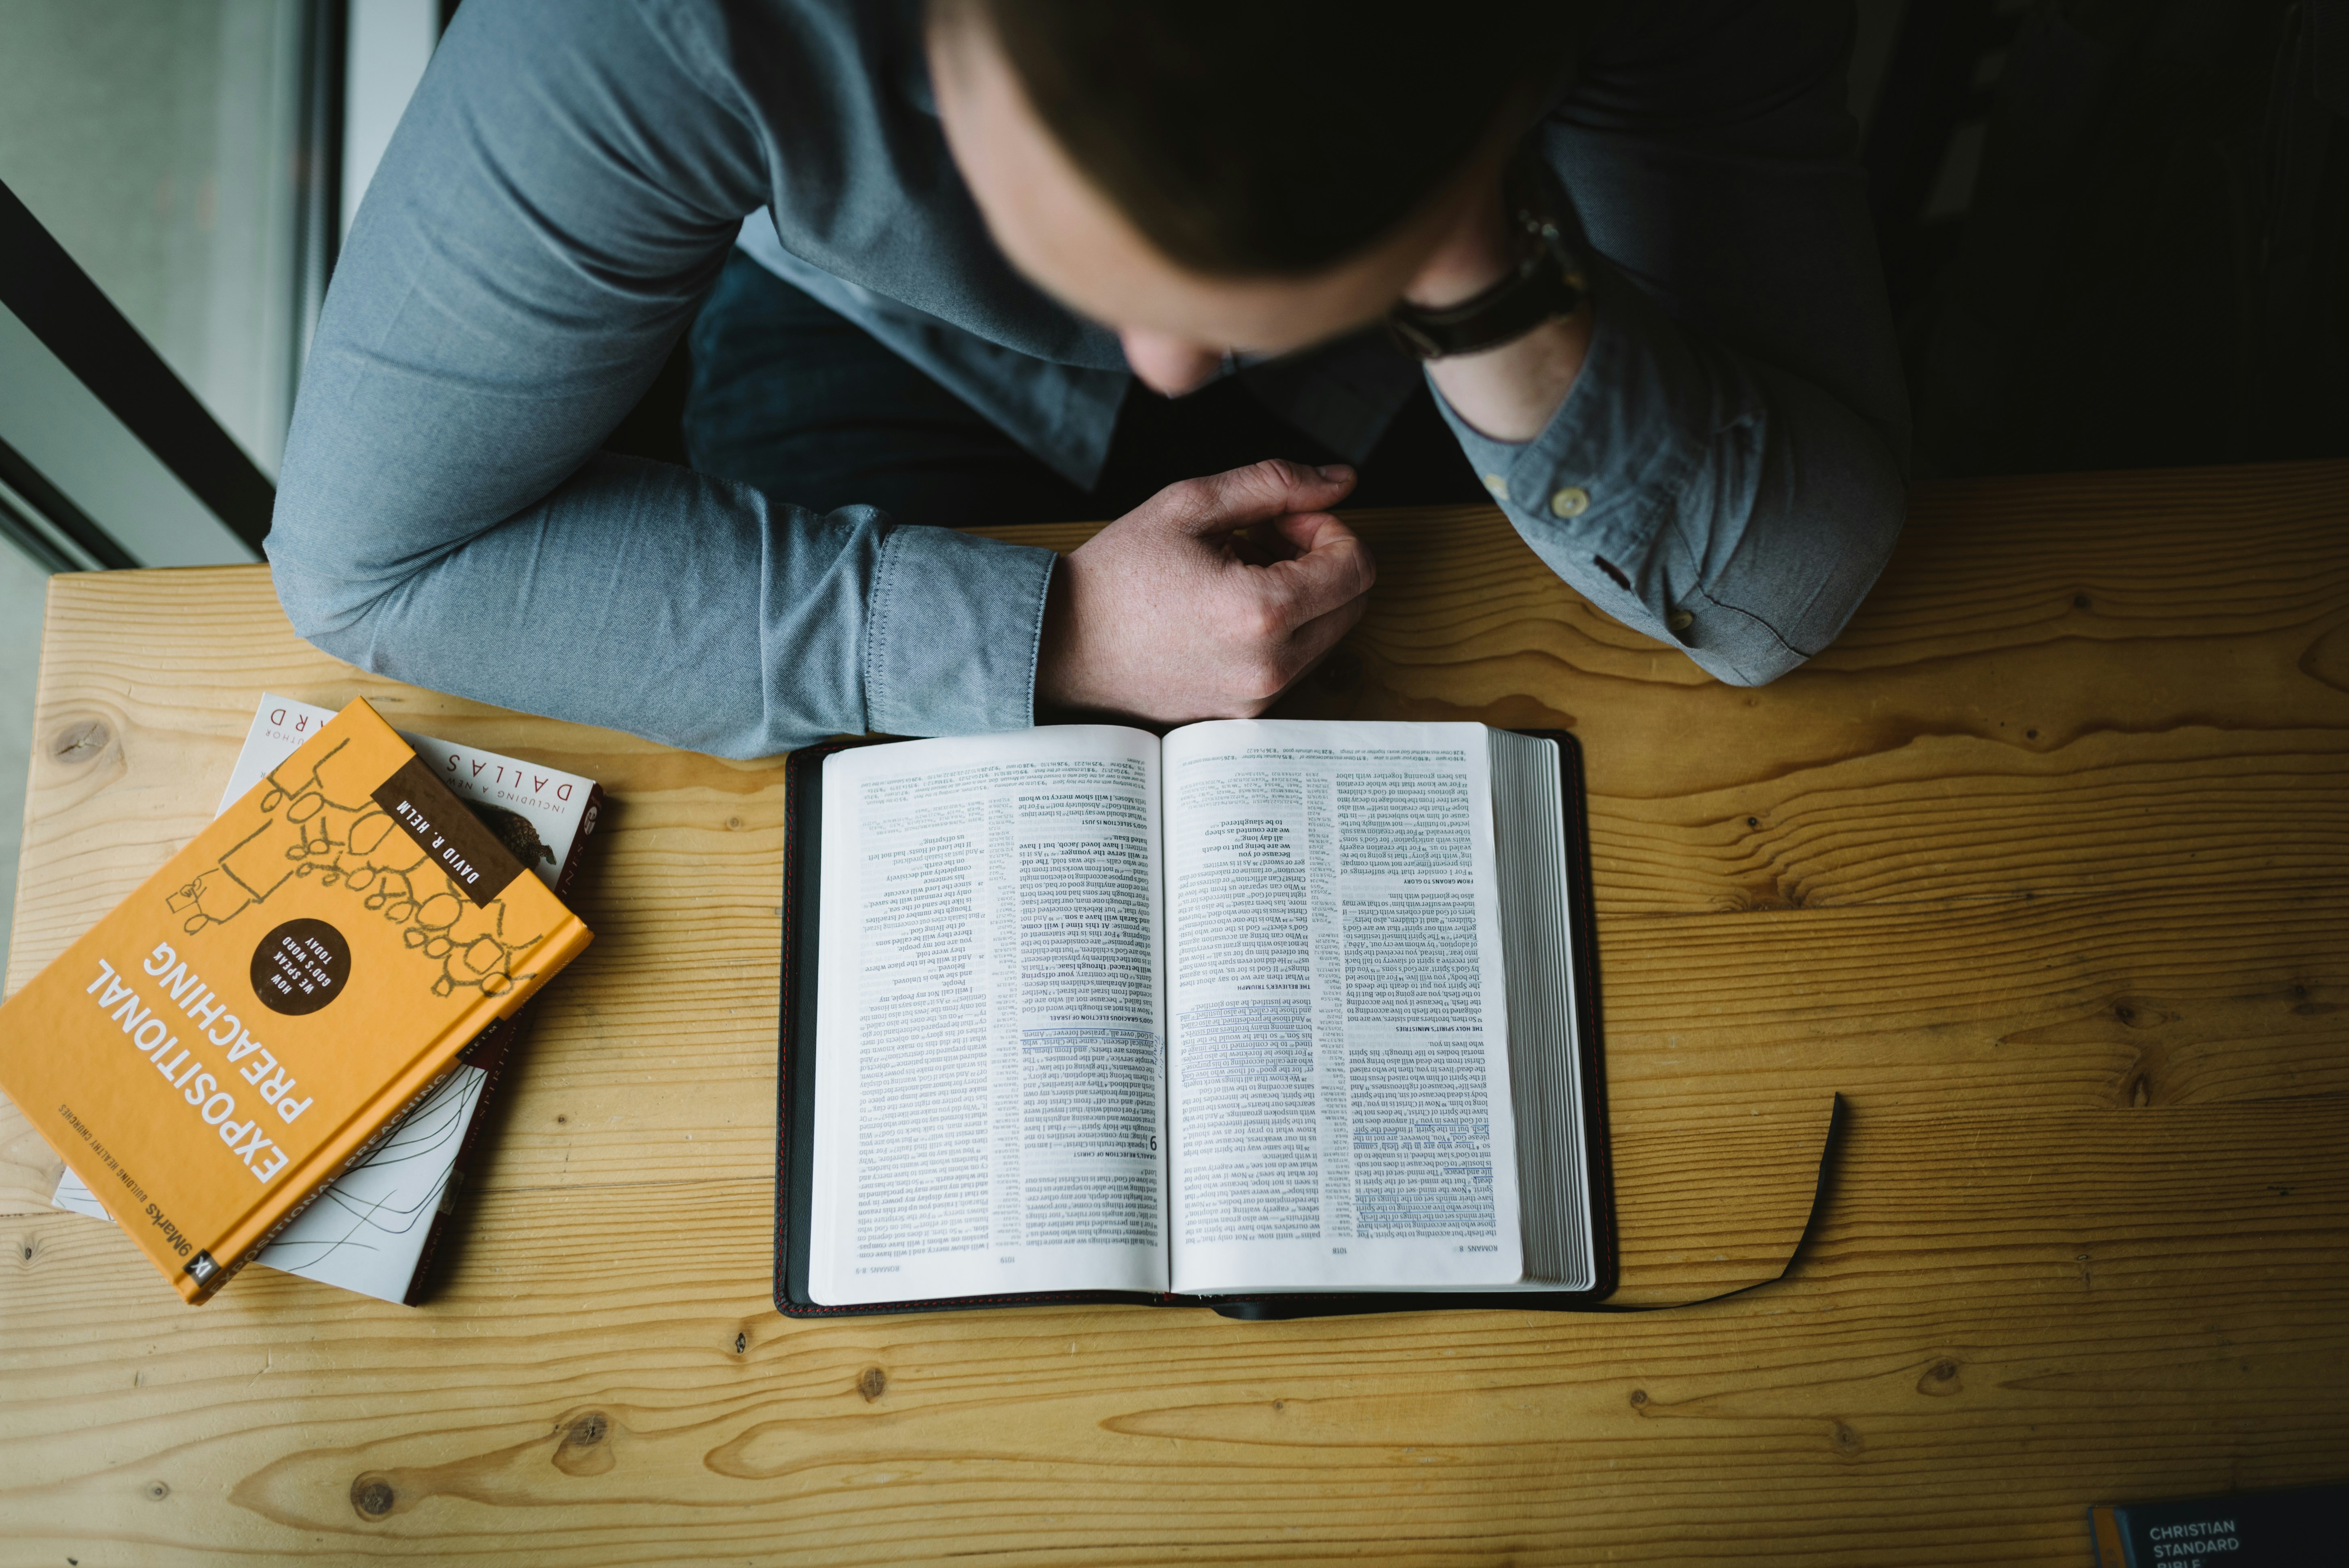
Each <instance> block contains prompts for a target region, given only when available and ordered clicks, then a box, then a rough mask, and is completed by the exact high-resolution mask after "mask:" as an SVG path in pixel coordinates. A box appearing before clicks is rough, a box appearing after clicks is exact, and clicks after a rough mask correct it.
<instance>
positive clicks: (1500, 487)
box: [1485, 474, 1509, 500]
mask: <svg viewBox="0 0 2349 1568" xmlns="http://www.w3.org/2000/svg"><path fill="white" fill-rule="evenodd" d="M1485 489H1486V490H1491V491H1492V492H1493V499H1494V500H1508V499H1509V481H1508V480H1505V479H1503V478H1502V477H1501V476H1500V475H1498V474H1486V475H1485Z"/></svg>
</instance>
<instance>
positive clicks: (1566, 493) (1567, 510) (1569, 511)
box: [1549, 485, 1590, 517]
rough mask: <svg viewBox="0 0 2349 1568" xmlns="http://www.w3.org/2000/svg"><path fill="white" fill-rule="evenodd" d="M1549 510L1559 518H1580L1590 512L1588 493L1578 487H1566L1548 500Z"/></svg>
mask: <svg viewBox="0 0 2349 1568" xmlns="http://www.w3.org/2000/svg"><path fill="white" fill-rule="evenodd" d="M1549 509H1550V511H1554V512H1556V513H1557V515H1558V516H1560V517H1580V516H1581V515H1582V514H1583V513H1584V512H1586V511H1589V510H1590V492H1589V491H1588V490H1584V489H1583V488H1582V487H1581V486H1580V485H1568V486H1567V487H1566V488H1565V489H1564V490H1560V491H1558V492H1557V494H1556V495H1554V496H1552V497H1550V498H1549Z"/></svg>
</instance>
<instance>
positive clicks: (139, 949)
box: [0, 696, 602, 1303]
mask: <svg viewBox="0 0 2349 1568" xmlns="http://www.w3.org/2000/svg"><path fill="white" fill-rule="evenodd" d="M601 804H602V799H601V792H600V790H599V789H597V788H596V786H595V783H594V782H593V781H592V780H589V779H581V778H577V777H575V776H574V775H571V774H566V773H560V772H556V771H555V770H554V769H546V768H542V767H537V766H534V765H531V764H526V763H522V762H518V761H516V760H515V759H514V758H505V757H500V756H497V755H496V754H494V753H489V752H483V751H481V750H479V749H478V748H467V747H460V746H454V745H450V744H448V743H445V742H441V741H437V740H433V739H431V738H429V737H421V736H402V735H400V734H398V733H397V732H395V731H394V730H393V729H392V728H391V727H390V726H389V725H388V724H386V723H385V722H384V721H383V719H382V718H381V717H378V715H377V714H376V713H375V711H374V710H373V709H372V708H370V707H367V704H366V703H364V702H355V703H353V704H352V705H351V706H350V707H347V708H346V709H344V710H343V711H342V712H341V713H340V714H339V715H336V714H330V713H328V712H326V710H324V709H319V708H313V707H308V706H307V705H305V704H301V703H295V702H291V701H288V700H286V699H284V698H279V697H275V696H264V698H263V701H262V704H261V709H260V712H259V713H258V714H257V715H256V716H255V718H254V727H253V729H252V732H251V733H250V734H249V736H248V737H247V740H246V745H245V748H244V752H243V755H242V756H241V757H240V758H239V760H238V765H237V769H236V772H235V774H234V776H233V779H232V781H231V783H230V786H229V789H228V793H227V798H226V799H224V800H223V802H222V810H221V812H220V814H219V815H218V816H217V817H216V818H215V819H214V820H213V821H212V825H211V826H210V827H209V828H207V829H206V830H204V831H203V832H202V833H201V834H199V835H198V836H197V838H196V839H195V841H193V842H192V843H191V844H189V845H188V846H187V848H185V849H183V850H182V851H181V852H180V853H179V854H177V855H175V856H174V857H172V859H171V861H170V862H169V863H168V864H166V865H165V866H164V867H163V869H162V870H161V871H160V872H157V873H156V874H155V875H154V876H152V877H150V878H149V879H148V881H147V882H145V883H144V884H143V885H142V886H141V887H140V889H139V891H138V892H134V893H133V894H131V896H130V897H129V898H128V899H126V900H125V901H124V902H123V903H121V904H120V905H119V907H118V908H116V909H115V910H114V912H113V913H110V914H109V915H108V916H107V917H106V918H105V919H103V920H101V921H100V922H99V923H98V925H97V926H96V927H95V928H93V929H92V930H91V931H90V932H89V933H88V934H87V935H85V936H84V937H82V939H81V940H80V941H78V942H77V943H76V944H73V946H72V947H70V948H68V949H67V951H66V953H65V954H63V955H62V956H61V957H59V958H58V959H57V961H56V962H55V963H53V964H51V965H49V966H48V967H47V969H45V970H43V971H42V972H41V974H40V975H38V976H36V978H35V979H34V980H33V982H32V983H31V984H30V985H26V987H25V988H24V989H23V990H22V991H21V992H19V993H18V994H17V995H16V996H14V997H12V998H11V999H10V1000H9V1001H8V1003H7V1005H6V1006H5V1007H0V1089H5V1091H6V1093H7V1094H8V1096H9V1097H10V1098H11V1099H14V1100H15V1101H16V1104H17V1106H18V1107H19V1108H20V1109H23V1110H24V1111H25V1113H26V1116H27V1118H28V1119H30V1120H31V1122H32V1123H33V1125H34V1127H35V1128H36V1130H38V1131H40V1133H41V1134H42V1136H43V1137H44V1138H46V1139H47V1140H48V1142H49V1143H50V1145H51V1147H53V1148H54V1149H56V1150H57V1153H58V1155H59V1156H60V1157H61V1158H62V1159H63V1160H64V1161H65V1163H66V1167H67V1174H66V1178H65V1180H64V1181H62V1182H61V1183H60V1185H59V1189H58V1193H57V1197H58V1202H60V1203H61V1204H62V1205H63V1206H65V1207H67V1208H74V1209H79V1210H81V1211H82V1212H88V1213H92V1214H95V1215H98V1216H99V1217H101V1218H106V1219H111V1220H114V1221H116V1222H119V1225H120V1228H121V1229H122V1231H123V1233H125V1234H126V1235H128V1236H129V1238H131V1240H132V1241H133V1242H134V1243H136V1244H137V1245H138V1246H139V1247H140V1250H141V1251H142V1252H144V1253H146V1254H147V1256H148V1257H149V1259H150V1261H151V1262H153V1263H154V1264H156V1266H157V1267H158V1268H159V1269H160V1271H161V1272H162V1273H163V1274H164V1276H165V1277H166V1278H167V1279H169V1280H170V1281H171V1284H172V1285H173V1286H174V1288H175V1289H177V1290H178V1292H179V1293H180V1295H181V1297H182V1298H183V1299H185V1300H187V1301H189V1302H191V1303H201V1302H202V1301H205V1300H207V1299H209V1298H210V1297H211V1296H212V1295H213V1294H215V1293H216V1292H217V1291H218V1290H219V1289H220V1287H221V1286H222V1284H225V1283H226V1281H227V1280H228V1279H229V1278H230V1277H231V1276H232V1275H233V1274H235V1272H236V1271H237V1270H238V1269H239V1268H241V1267H243V1265H244V1264H247V1263H251V1262H258V1263H261V1264H264V1266H270V1267H277V1268H284V1269H286V1270H288V1271H289V1272H293V1273H297V1274H306V1275H309V1276H311V1277H313V1278H317V1279H322V1280H326V1281H327V1282H328V1283H332V1284H339V1285H342V1286H344V1287H346V1288H348V1289H353V1290H357V1291H359V1292H361V1293H363V1294H366V1295H374V1296H378V1297H381V1298H383V1299H386V1300H392V1301H413V1300H415V1299H416V1298H417V1296H418V1294H419V1290H420V1286H421V1283H422V1280H423V1277H424V1272H425V1268H426V1265H427V1264H428V1263H429V1257H430V1254H431V1251H432V1247H433V1245H434V1243H435V1242H436V1241H437V1240H438V1238H439V1235H440V1231H441V1229H442V1226H443V1224H444V1223H445V1221H446V1216H447V1212H448V1211H449V1210H450V1208H452V1207H453V1199H454V1196H455V1193H456V1190H457V1187H458V1184H459V1180H460V1178H459V1172H460V1171H461V1169H462V1159H463V1157H464V1156H465V1154H466V1153H468V1152H469V1150H470V1147H471V1144H472V1143H473V1141H474V1138H473V1136H472V1134H473V1131H474V1129H475V1127H476V1126H477V1124H478V1119H479V1111H480V1107H481V1101H482V1099H483V1098H484V1097H485V1096H486V1095H487V1094H488V1092H489V1091H490V1090H491V1089H492V1088H494V1086H495V1083H496V1081H497V1078H498V1076H499V1073H500V1070H501V1068H502V1064H503V1061H504V1059H505V1056H506V1054H507V1052H508V1051H509V1050H510V1048H511V1047H512V1043H513V1039H514V1035H515V1031H516V1025H517V1022H518V1020H519V1017H520V1014H521V1010H522V1008H523V1006H524V1004H525V1003H526V1002H527V1001H528V1000H529V998H530V997H531V996H532V995H533V993H534V992H535V991H536V990H537V989H538V988H539V986H541V985H543V984H544V983H545V982H546V981H547V980H548V979H550V978H552V977H553V976H554V974H555V973H556V972H557V971H559V970H560V969H562V967H563V966H564V965H565V964H567V963H569V962H570V961H571V959H572V958H574V956H576V955H577V954H578V953H579V952H580V950H581V949H583V948H585V946H586V945H587V943H588V941H589V939H590V933H589V932H588V930H587V928H586V926H585V925H584V924H583V923H581V922H580V921H579V920H578V918H577V917H576V916H574V914H572V913H571V912H570V911H569V910H568V909H567V908H565V907H564V903H563V897H564V895H565V894H567V893H568V892H569V890H570V886H571V882H572V879H573V878H574V877H575V875H576V874H577V871H578V867H579V864H580V861H581V858H582V855H583V854H584V851H585V845H586V843H587V841H588V840H589V838H590V837H591V836H592V834H593V833H594V831H595V820H596V818H597V816H598V814H599V812H600V810H601ZM525 872H535V873H536V874H534V875H525V874H524V873H525Z"/></svg>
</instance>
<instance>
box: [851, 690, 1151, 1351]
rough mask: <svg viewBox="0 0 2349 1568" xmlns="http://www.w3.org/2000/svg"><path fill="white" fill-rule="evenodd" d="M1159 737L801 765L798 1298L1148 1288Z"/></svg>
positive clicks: (941, 748)
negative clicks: (803, 934) (814, 803)
mask: <svg viewBox="0 0 2349 1568" xmlns="http://www.w3.org/2000/svg"><path fill="white" fill-rule="evenodd" d="M1158 810H1159V792H1158V742H1157V740H1156V738H1154V737H1152V736H1150V735H1148V734H1146V733H1144V732H1143V731H1141V730H1135V729H1124V728H1118V727H1110V726H1101V725H1070V726H1056V727H1050V728H1044V729H1034V730H1028V731H1024V732H1021V733H1019V734H1013V735H998V736H983V737H975V738H957V739H944V740H916V741H906V742H903V743H900V744H895V745H886V746H869V747H860V748H854V749H852V750H847V751H842V752H837V753H835V754H833V756H831V757H828V758H825V759H824V773H823V867H822V875H823V886H822V889H821V898H822V907H823V914H822V919H823V936H822V943H821V947H822V957H821V961H820V964H819V970H820V974H819V977H818V980H817V988H816V1020H817V1022H816V1038H817V1042H818V1044H817V1050H816V1119H817V1125H816V1139H815V1159H814V1171H815V1180H814V1191H813V1197H812V1216H811V1224H810V1231H811V1242H810V1268H809V1282H808V1283H809V1294H810V1295H812V1296H813V1297H814V1298H815V1299H816V1300H817V1301H818V1302H821V1303H823V1304H824V1305H858V1304H864V1303H874V1302H891V1301H905V1300H917V1299H930V1298H936V1297H943V1296H957V1295H1006V1294H1012V1293H1019V1292H1028V1291H1050V1290H1076V1289H1084V1290H1134V1291H1163V1290H1164V1289H1165V1288H1166V1281H1167V1274H1166V1246H1165V1233H1164V1232H1165V1223H1164V1221H1165V1213H1166V1203H1165V1153H1164V1136H1165V1134H1164V1125H1163V1121H1164V1115H1163V1110H1164V1099H1165V1096H1164V1044H1163V1043H1164V1036H1165V1020H1164V1006H1163V1001H1162V998H1163V995H1164V992H1163V989H1162V985H1161V978H1162V977H1161V968H1160V963H1159V958H1158V954H1159V953H1160V951H1161V948H1160V941H1159V932H1158V912H1159V907H1160V891H1159V877H1160V873H1159V861H1158V853H1157V845H1158V842H1159V828H1158Z"/></svg>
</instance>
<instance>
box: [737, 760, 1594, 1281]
mask: <svg viewBox="0 0 2349 1568" xmlns="http://www.w3.org/2000/svg"><path fill="white" fill-rule="evenodd" d="M791 767H792V773H791V777H790V808H789V809H790V814H791V823H790V829H789V832H788V850H787V860H788V865H787V872H786V882H787V889H786V896H787V899H788V901H789V902H788V903H787V905H786V910H787V919H786V923H785V941H784V947H785V951H784V964H783V968H784V985H783V1008H782V1056H783V1060H782V1068H783V1070H782V1077H781V1096H782V1105H781V1117H780V1122H781V1140H780V1141H781V1150H780V1156H779V1167H780V1169H779V1175H778V1187H777V1214H776V1226H777V1233H776V1241H777V1255H776V1282H775V1283H776V1289H775V1297H776V1304H777V1305H778V1306H779V1307H780V1308H781V1310H782V1311H784V1312H786V1313H789V1314H792V1315H833V1314H840V1313H852V1312H894V1311H909V1310H918V1309H935V1308H938V1307H947V1306H979V1305H1009V1304H1013V1303H1019V1302H1031V1301H1045V1300H1055V1299H1059V1300H1102V1299H1133V1300H1142V1301H1152V1302H1161V1303H1191V1302H1196V1303H1199V1304H1202V1305H1216V1307H1217V1308H1218V1309H1219V1310H1224V1311H1226V1312H1230V1313H1233V1314H1234V1315H1243V1316H1282V1315H1303V1314H1306V1313H1310V1312H1330V1311H1348V1310H1364V1309H1371V1308H1376V1307H1378V1306H1381V1305H1392V1306H1394V1307H1400V1308H1417V1307H1426V1306H1433V1305H1485V1306H1493V1305H1511V1306H1540V1305H1567V1304H1568V1303H1569V1302H1571V1303H1588V1302H1589V1301H1591V1300H1593V1299H1594V1298H1595V1297H1597V1296H1599V1295H1604V1294H1605V1293H1606V1292H1607V1291H1608V1290H1609V1289H1611V1288H1612V1284H1613V1261H1612V1259H1613V1248H1612V1232H1611V1225H1610V1222H1609V1203H1608V1192H1607V1181H1606V1146H1605V1138H1604V1133H1603V1122H1602V1120H1601V1119H1600V1114H1599V1100H1600V1095H1599V1084H1598V1081H1597V1070H1598V1041H1597V1037H1596V1026H1597V1009H1596V1005H1595V1002H1596V998H1595V995H1594V994H1593V993H1594V978H1595V976H1594V965H1593V964H1592V961H1591V957H1590V941H1589V919H1588V873H1587V870H1586V865H1585V861H1586V851H1585V847H1584V833H1583V825H1582V824H1583V807H1582V801H1581V795H1580V769H1579V766H1578V758H1577V756H1576V754H1575V750H1574V743H1573V741H1572V739H1571V738H1569V737H1567V736H1564V735H1562V734H1557V733H1554V732H1544V733H1540V734H1519V733H1514V732H1511V731H1506V730H1495V729H1488V728H1486V727H1484V726H1482V725H1476V724H1402V723H1345V722H1334V721H1332V722H1323V721H1299V720H1236V721H1229V722H1217V723H1207V724H1196V725H1192V726H1189V727H1185V728H1181V729H1177V730H1175V731H1174V732H1172V733H1171V734H1169V735H1167V736H1166V737H1165V738H1164V739H1163V740H1162V739H1160V738H1157V737H1155V736H1153V735H1151V734H1150V733H1148V732H1147V731H1143V730H1139V729H1128V728H1123V727H1113V726H1095V725H1072V726H1061V727H1047V728H1040V729H1033V730H1027V731H1022V732H1019V733H1016V734H1009V735H997V736H985V737H977V738H955V739H939V740H918V741H906V742H899V743H892V744H882V745H872V744H863V743H855V742H851V743H846V744H844V745H840V746H833V747H827V748H815V749H814V750H812V751H810V752H802V753H800V754H798V755H796V756H794V757H793V758H792V764H791Z"/></svg>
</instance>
